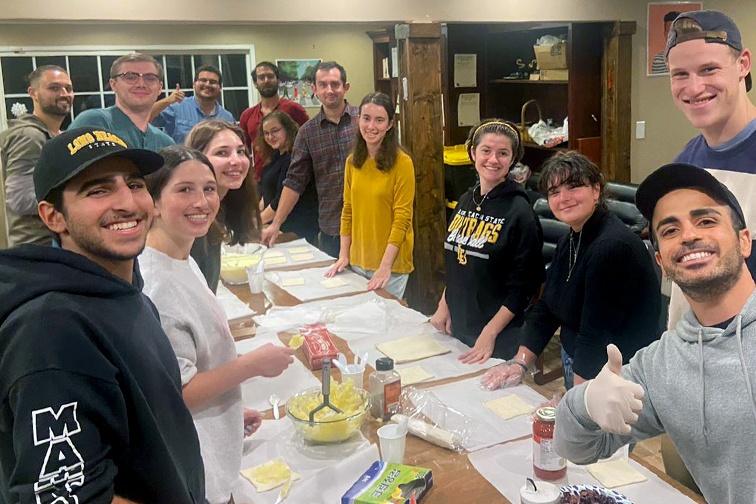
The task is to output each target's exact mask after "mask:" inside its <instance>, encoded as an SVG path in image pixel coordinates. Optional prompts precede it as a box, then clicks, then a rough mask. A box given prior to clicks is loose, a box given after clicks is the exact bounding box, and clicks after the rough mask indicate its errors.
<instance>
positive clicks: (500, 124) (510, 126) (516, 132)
mask: <svg viewBox="0 0 756 504" xmlns="http://www.w3.org/2000/svg"><path fill="white" fill-rule="evenodd" d="M491 125H499V126H504V128H505V129H508V130H509V131H511V132H512V133H514V136H515V138H516V139H517V147H519V144H520V133H519V132H518V131H517V129H516V128H515V127H514V126H512V125H511V124H509V123H508V122H503V121H490V122H487V123H483V124H480V125H479V126H478V127H477V128H475V131H473V134H472V136H471V137H470V143H472V141H473V140H475V137H476V136H477V135H478V131H480V129H481V128H483V127H485V126H491ZM468 148H469V145H468Z"/></svg>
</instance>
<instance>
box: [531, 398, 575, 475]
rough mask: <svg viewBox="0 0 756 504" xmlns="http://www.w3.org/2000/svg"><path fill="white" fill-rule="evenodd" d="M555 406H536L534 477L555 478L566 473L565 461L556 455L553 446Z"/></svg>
mask: <svg viewBox="0 0 756 504" xmlns="http://www.w3.org/2000/svg"><path fill="white" fill-rule="evenodd" d="M555 420H556V408H554V407H552V406H545V407H543V408H538V410H537V411H536V419H535V422H533V473H534V474H535V477H536V478H540V479H543V480H555V479H559V478H562V477H564V475H565V474H567V461H566V460H564V459H563V458H562V457H560V456H559V455H557V452H556V447H555V446H554V422H555Z"/></svg>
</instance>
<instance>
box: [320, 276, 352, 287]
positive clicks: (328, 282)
mask: <svg viewBox="0 0 756 504" xmlns="http://www.w3.org/2000/svg"><path fill="white" fill-rule="evenodd" d="M320 283H321V285H323V287H326V288H328V289H335V288H336V287H344V286H345V285H349V283H348V282H346V281H344V279H343V278H340V277H337V276H335V277H331V278H326V279H325V280H321V281H320Z"/></svg>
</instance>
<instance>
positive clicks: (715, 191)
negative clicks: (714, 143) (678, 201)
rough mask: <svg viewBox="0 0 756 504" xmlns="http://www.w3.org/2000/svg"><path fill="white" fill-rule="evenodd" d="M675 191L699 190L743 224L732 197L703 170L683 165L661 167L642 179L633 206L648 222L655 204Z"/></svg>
mask: <svg viewBox="0 0 756 504" xmlns="http://www.w3.org/2000/svg"><path fill="white" fill-rule="evenodd" d="M676 189H699V190H701V191H702V192H704V193H706V194H708V195H709V196H710V197H712V198H713V199H714V200H716V201H718V202H720V203H723V204H725V205H727V206H729V207H730V208H732V209H733V210H734V211H735V213H736V214H737V215H738V217H740V220H741V222H743V223H745V216H744V215H743V209H742V208H740V203H738V200H737V199H736V198H735V195H734V194H732V193H731V192H730V190H729V189H727V187H725V185H724V184H722V183H721V182H720V181H718V180H717V179H716V178H714V175H712V174H711V173H709V172H708V171H706V170H704V169H703V168H699V167H698V166H694V165H691V164H687V163H672V164H668V165H664V166H662V167H661V168H659V169H658V170H656V171H655V172H653V173H652V174H651V175H649V176H648V177H646V180H644V181H643V182H641V184H640V185H639V186H638V190H637V191H636V193H635V206H637V207H638V210H640V212H641V213H642V214H643V216H644V217H645V218H646V219H647V220H648V222H649V223H650V222H652V217H653V216H654V208H656V203H657V202H658V201H659V200H660V199H661V198H662V197H663V196H665V195H666V194H667V193H669V192H672V191H674V190H676Z"/></svg>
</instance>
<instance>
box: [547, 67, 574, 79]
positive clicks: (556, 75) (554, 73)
mask: <svg viewBox="0 0 756 504" xmlns="http://www.w3.org/2000/svg"><path fill="white" fill-rule="evenodd" d="M569 77H570V71H569V70H567V69H566V68H549V69H546V70H541V80H548V81H566V80H567V79H569Z"/></svg>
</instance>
